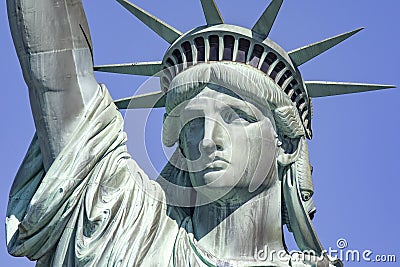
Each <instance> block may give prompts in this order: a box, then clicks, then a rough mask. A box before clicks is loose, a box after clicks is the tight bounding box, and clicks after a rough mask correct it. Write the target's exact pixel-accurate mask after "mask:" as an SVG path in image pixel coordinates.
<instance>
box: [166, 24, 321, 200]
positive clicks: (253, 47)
mask: <svg viewBox="0 0 400 267" xmlns="http://www.w3.org/2000/svg"><path fill="white" fill-rule="evenodd" d="M163 64H164V71H163V76H162V77H161V81H162V83H161V84H162V87H163V88H164V91H165V92H166V103H165V107H166V116H165V120H164V128H163V142H164V144H165V145H166V146H173V145H175V144H178V148H179V149H178V151H177V154H178V155H179V157H178V158H179V159H178V160H176V159H174V160H175V161H177V162H179V166H176V164H174V163H172V164H173V165H175V167H177V168H181V169H182V170H183V171H185V172H186V173H187V177H188V178H190V179H189V180H190V181H185V182H184V183H183V184H185V185H189V186H192V187H193V188H194V189H195V190H196V192H197V193H198V194H202V195H204V196H205V197H206V198H208V199H209V200H210V201H245V200H247V199H249V198H251V197H252V196H254V195H256V194H258V193H260V192H262V191H264V190H266V189H268V188H269V187H271V186H273V185H275V183H276V182H277V181H278V180H282V179H281V178H280V177H279V176H278V173H279V168H280V167H284V166H287V165H289V164H291V163H293V162H295V161H296V160H299V159H300V153H299V152H298V150H299V149H300V148H303V150H304V146H305V145H306V144H305V142H303V143H304V145H303V146H299V145H298V144H299V143H300V140H301V139H305V138H306V137H310V136H311V128H310V120H311V112H310V109H311V103H310V101H311V100H310V99H309V97H308V95H307V91H306V90H305V89H304V85H303V81H302V79H301V76H300V74H299V73H298V72H297V70H296V69H295V67H294V66H293V64H292V62H291V61H290V58H289V56H288V55H287V54H286V52H284V50H283V49H281V48H280V47H279V46H278V45H277V44H275V43H273V42H272V41H270V40H266V41H263V42H262V41H260V40H258V39H257V38H255V37H254V36H253V34H252V32H251V31H249V30H246V29H244V28H240V27H237V26H231V25H228V26H227V25H216V26H213V27H208V28H204V27H200V28H198V29H195V30H192V31H191V32H189V33H188V34H187V35H185V36H183V37H181V38H180V39H178V41H176V42H175V43H174V45H172V46H171V48H170V49H169V51H168V52H167V53H166V56H165V58H164V61H163ZM301 160H303V161H304V164H303V165H304V166H307V169H306V173H307V175H304V176H307V179H309V180H310V181H309V182H308V183H307V185H308V186H307V188H303V189H304V190H303V191H304V192H305V194H308V196H310V195H311V194H312V192H313V189H312V182H311V173H308V172H309V171H310V169H311V168H310V167H309V163H308V154H304V156H303V157H302V158H301ZM281 173H282V172H281ZM165 178H166V177H165ZM166 179H168V178H166ZM197 204H199V203H197Z"/></svg>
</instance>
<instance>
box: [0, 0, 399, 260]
mask: <svg viewBox="0 0 400 267" xmlns="http://www.w3.org/2000/svg"><path fill="white" fill-rule="evenodd" d="M4 2H5V1H3V3H2V4H1V5H0V36H1V40H2V41H1V46H0V47H1V50H0V58H1V61H0V71H1V79H2V84H3V86H2V89H1V91H0V99H1V100H2V104H1V106H0V112H1V113H0V114H2V115H3V121H2V126H1V131H0V142H1V144H0V147H1V150H0V167H1V172H0V173H1V175H0V177H1V186H0V211H1V212H0V214H1V216H0V220H1V223H0V225H1V229H2V230H0V240H2V241H1V242H0V259H1V265H2V266H33V265H34V264H33V263H31V262H28V261H27V260H24V259H18V258H13V257H11V256H9V255H8V254H7V251H6V247H5V237H4V220H5V218H4V217H5V213H6V205H7V199H8V191H9V189H10V186H11V183H12V180H13V177H14V175H15V173H16V171H17V169H18V166H19V164H20V163H21V161H22V158H23V157H24V155H25V152H26V150H27V148H28V145H29V143H30V140H31V138H32V136H33V134H34V131H35V129H34V125H33V119H32V115H31V112H30V107H29V100H28V93H27V92H28V91H27V88H26V85H25V83H24V81H23V78H22V74H21V70H20V67H19V63H18V60H17V57H16V54H15V51H14V48H13V44H12V41H11V36H10V32H9V28H8V22H7V15H6V11H5V3H4ZM134 3H136V4H138V5H139V6H141V7H142V8H144V9H146V10H148V11H150V12H151V13H153V14H155V15H156V16H158V17H159V18H161V19H163V20H165V21H166V22H168V23H170V24H171V25H173V26H175V27H176V28H178V29H179V30H181V31H182V32H185V31H188V30H190V29H192V28H194V27H196V26H199V25H202V24H204V23H205V22H204V18H203V14H202V12H201V9H200V1H187V0H169V1H154V0H152V1H148V0H147V1H145V0H136V1H134ZM217 3H218V4H219V6H220V9H221V13H222V15H223V16H224V18H225V22H226V23H229V24H236V25H239V26H244V27H247V28H251V27H252V26H253V24H254V23H255V21H256V20H257V18H258V16H259V15H260V14H261V13H262V12H263V10H264V8H265V7H266V6H267V5H268V3H269V1H262V0H249V1H237V0H231V1H226V0H225V1H222V0H219V1H218V0H217ZM84 5H85V7H86V13H87V16H88V20H89V25H90V28H91V34H92V39H93V44H94V56H95V57H94V59H95V64H97V65H100V64H111V63H126V62H136V61H153V60H161V59H162V56H163V53H164V52H165V50H166V49H167V48H168V46H167V43H166V42H165V41H164V40H162V39H161V38H159V37H158V36H157V35H156V34H154V33H153V32H151V31H150V30H148V29H147V28H146V26H144V25H143V24H142V23H141V22H139V21H138V20H137V19H135V18H134V17H133V16H131V15H130V14H129V13H128V12H126V11H125V10H124V9H123V8H122V7H121V6H120V5H119V4H118V3H116V2H115V1H111V0H110V1H90V2H89V1H85V2H84ZM398 10H400V2H399V1H396V0H385V1H380V2H376V1H345V0H340V1H319V0H296V1H294V0H288V1H285V3H284V4H283V7H282V10H281V12H280V14H279V15H278V18H277V20H276V23H275V25H274V28H273V29H272V32H271V34H270V38H271V39H273V40H274V41H275V42H277V43H278V44H280V45H281V46H282V47H283V48H285V49H286V50H292V49H295V48H298V47H301V46H303V45H306V44H309V43H312V42H315V41H319V40H322V39H324V38H327V37H331V36H333V35H336V34H340V33H343V32H346V31H349V30H352V29H355V28H358V27H365V30H363V31H361V32H360V33H358V34H357V35H355V36H354V37H352V38H350V39H349V40H347V41H345V42H344V43H342V44H340V45H338V46H337V47H335V48H334V49H332V50H331V51H328V52H326V53H324V54H323V55H321V56H319V57H318V58H316V59H314V60H312V61H310V62H309V63H307V64H305V65H304V66H301V67H300V71H301V72H302V75H303V78H304V79H305V80H329V81H346V82H367V83H384V84H393V85H396V86H400V82H399V81H400V78H399V74H398V73H399V70H400V68H399V65H398V63H399V62H400V54H399V53H398V48H399V41H400V38H399V37H398V35H399V34H400V32H399V29H398V25H400V17H399V16H398ZM97 79H98V80H99V82H103V83H105V84H106V85H107V86H108V88H109V90H110V92H111V94H112V96H113V97H114V98H115V99H117V98H122V97H127V96H129V95H131V94H133V93H134V92H135V89H136V88H139V87H140V85H141V84H142V83H143V82H144V81H145V80H146V79H145V78H143V77H135V76H128V75H110V74H101V75H100V74H99V75H97ZM151 86H154V90H157V89H158V88H156V87H157V85H156V83H151ZM399 90H400V89H391V90H383V91H379V92H370V93H363V94H355V95H346V96H337V97H327V98H321V99H314V118H313V130H314V138H313V140H311V141H310V142H309V144H310V158H311V162H312V165H313V166H314V177H313V178H314V184H315V191H316V192H315V197H314V200H315V202H316V205H317V209H318V211H317V214H316V217H315V219H314V224H315V227H316V230H317V233H318V235H319V237H320V240H321V241H322V243H323V245H324V246H325V247H326V248H329V247H332V248H333V249H336V248H337V246H336V241H337V240H338V239H340V238H345V239H346V240H347V243H348V247H347V248H348V249H357V250H360V251H364V250H366V249H368V250H371V251H372V252H373V255H377V254H395V255H396V256H397V261H398V262H399V261H400V250H399V247H400V241H399V237H400V230H399V229H400V228H399V227H398V220H399V208H398V205H397V203H399V200H398V195H399V191H398V190H399V188H400V179H399V174H398V172H399V171H398V169H397V168H398V167H399V166H400V159H399V156H398V155H399V150H400V139H399V136H400V117H399V116H398V114H399V111H398V108H399V101H400V91H399ZM136 114H138V115H136ZM140 114H141V113H140V112H138V113H128V119H129V120H132V117H135V116H140ZM161 116H162V112H160V111H157V112H153V113H151V115H150V121H149V122H148V124H147V126H146V128H145V129H146V135H145V136H146V142H145V143H146V145H147V149H148V154H149V157H150V159H151V161H152V162H153V164H154V168H153V166H147V165H148V164H147V163H146V162H145V159H144V157H142V156H140V155H138V156H137V160H138V162H139V164H141V163H142V167H143V168H144V169H145V170H147V171H148V173H149V174H150V176H154V175H155V173H156V171H154V170H152V169H155V170H159V169H160V168H161V167H162V166H163V165H164V164H165V157H164V156H163V155H162V153H161V152H162V149H161V142H160V129H161ZM128 119H127V121H129V120H128ZM127 131H128V135H129V134H130V133H129V132H130V130H129V128H127ZM130 138H131V139H134V138H133V137H132V136H131V137H130ZM132 146H134V145H132ZM133 154H134V153H133ZM160 155H161V156H160ZM133 157H134V158H135V157H136V156H135V155H134V156H133ZM143 164H144V165H143ZM290 243H291V242H290ZM290 246H291V247H293V245H292V244H290ZM395 265H396V264H395V263H365V262H360V263H356V262H348V263H346V262H345V266H395Z"/></svg>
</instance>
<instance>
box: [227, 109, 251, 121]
mask: <svg viewBox="0 0 400 267" xmlns="http://www.w3.org/2000/svg"><path fill="white" fill-rule="evenodd" d="M222 117H223V119H224V121H225V122H226V123H254V122H257V119H256V118H255V117H254V116H253V115H251V114H249V113H247V112H246V111H244V110H241V109H238V108H232V107H231V108H228V109H226V110H224V111H223V113H222Z"/></svg>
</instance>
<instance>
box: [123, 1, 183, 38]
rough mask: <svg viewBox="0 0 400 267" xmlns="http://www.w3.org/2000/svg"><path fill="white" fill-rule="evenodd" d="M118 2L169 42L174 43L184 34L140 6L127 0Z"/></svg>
mask: <svg viewBox="0 0 400 267" xmlns="http://www.w3.org/2000/svg"><path fill="white" fill-rule="evenodd" d="M117 2H118V3H120V4H121V5H122V6H123V7H125V8H126V9H127V10H128V11H129V12H130V13H132V14H133V15H134V16H136V17H137V18H138V19H139V20H141V21H142V22H143V23H144V24H146V25H147V26H148V27H149V28H150V29H152V30H153V31H154V32H155V33H157V34H158V35H159V36H160V37H161V38H163V39H164V40H165V41H167V42H168V43H170V44H172V43H173V42H175V41H176V39H178V38H179V37H180V36H181V35H182V33H181V32H180V31H178V30H177V29H175V28H174V27H172V26H170V25H168V24H167V23H165V22H164V21H162V20H160V19H158V18H157V17H155V16H153V15H152V14H150V13H148V12H147V11H145V10H143V9H141V8H140V7H138V6H136V5H134V4H132V3H130V2H128V1H126V0H117Z"/></svg>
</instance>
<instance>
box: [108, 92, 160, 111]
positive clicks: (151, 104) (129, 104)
mask: <svg viewBox="0 0 400 267" xmlns="http://www.w3.org/2000/svg"><path fill="white" fill-rule="evenodd" d="M165 100H166V95H165V94H164V92H161V91H158V92H152V93H148V94H143V95H136V96H133V97H127V98H123V99H119V100H116V101H114V103H115V105H116V106H117V107H118V108H119V109H137V108H162V107H165Z"/></svg>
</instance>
